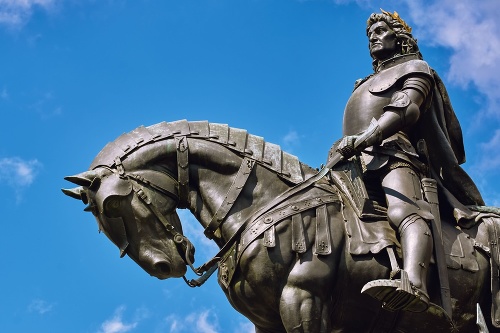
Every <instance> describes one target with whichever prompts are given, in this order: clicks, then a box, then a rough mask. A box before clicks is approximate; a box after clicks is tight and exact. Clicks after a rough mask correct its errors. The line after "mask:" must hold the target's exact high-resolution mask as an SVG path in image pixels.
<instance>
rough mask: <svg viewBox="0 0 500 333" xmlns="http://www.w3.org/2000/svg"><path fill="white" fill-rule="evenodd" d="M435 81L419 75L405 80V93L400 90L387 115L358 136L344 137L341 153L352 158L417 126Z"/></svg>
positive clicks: (388, 106) (387, 106)
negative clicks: (421, 110) (394, 135)
mask: <svg viewBox="0 0 500 333" xmlns="http://www.w3.org/2000/svg"><path fill="white" fill-rule="evenodd" d="M431 87H432V81H431V78H430V77H427V76H415V77H410V78H407V79H406V80H405V81H404V84H403V87H402V88H401V90H398V91H396V92H395V93H394V94H393V95H392V97H391V101H390V103H389V104H388V105H386V106H384V108H383V109H384V113H383V114H382V116H381V117H380V118H379V119H378V120H376V119H372V121H371V123H370V126H369V127H368V128H367V129H366V130H365V131H363V132H362V133H360V134H358V135H353V136H347V137H344V138H343V139H342V141H341V143H340V144H339V146H338V148H337V151H338V152H340V153H341V154H342V155H343V156H344V158H349V157H351V156H353V155H354V154H356V153H357V152H360V151H362V150H363V149H365V148H366V147H370V146H373V145H377V144H380V143H381V142H382V141H383V140H384V139H386V138H388V137H390V136H391V135H393V134H396V133H397V132H398V131H401V130H403V129H405V128H408V127H410V126H412V125H414V124H415V123H416V122H417V121H418V119H419V117H420V108H421V106H422V105H423V104H424V103H425V101H426V100H427V97H428V96H429V93H430V89H431Z"/></svg>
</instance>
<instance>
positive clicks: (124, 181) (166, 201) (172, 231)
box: [63, 167, 194, 279]
mask: <svg viewBox="0 0 500 333" xmlns="http://www.w3.org/2000/svg"><path fill="white" fill-rule="evenodd" d="M66 180H69V181H71V182H73V183H75V184H77V185H80V186H79V187H76V188H74V189H71V190H63V192H64V193H65V194H66V195H69V196H71V197H73V198H75V199H80V200H82V201H83V202H84V203H85V204H87V207H86V208H85V211H90V212H92V214H94V216H95V218H96V220H97V224H98V226H99V230H100V231H102V232H103V233H104V234H105V235H106V236H107V237H108V238H109V239H110V240H111V241H112V242H113V243H114V244H115V245H116V246H118V248H119V249H120V256H121V257H123V256H125V254H127V255H128V256H129V257H130V258H132V260H134V261H135V262H136V263H137V264H139V265H140V266H141V267H142V268H143V269H144V270H145V271H146V272H148V273H149V274H150V275H152V276H155V277H157V278H159V279H166V278H169V277H181V276H183V275H184V274H185V273H186V260H187V262H188V263H189V262H192V261H194V259H193V255H194V248H193V247H192V245H191V243H190V242H189V241H188V240H187V238H185V237H184V236H183V235H182V226H181V223H180V220H179V217H178V215H177V213H176V207H177V202H178V194H177V193H178V185H177V181H176V180H175V179H173V178H172V177H171V176H170V175H168V174H166V173H163V172H159V171H153V170H141V171H133V172H128V173H124V172H121V173H120V172H118V171H117V170H115V169H111V168H108V167H99V168H96V169H95V170H91V171H86V172H83V173H81V174H78V175H75V176H70V177H66Z"/></svg>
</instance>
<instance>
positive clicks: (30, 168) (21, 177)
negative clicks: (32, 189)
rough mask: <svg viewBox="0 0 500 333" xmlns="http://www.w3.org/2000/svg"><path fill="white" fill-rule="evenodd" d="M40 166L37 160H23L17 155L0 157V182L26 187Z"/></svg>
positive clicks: (33, 178) (31, 181)
mask: <svg viewBox="0 0 500 333" xmlns="http://www.w3.org/2000/svg"><path fill="white" fill-rule="evenodd" d="M40 167H41V163H40V162H38V160H36V159H35V160H30V161H25V160H23V159H20V158H19V157H4V158H0V182H1V181H4V182H7V183H8V184H9V185H12V186H16V187H18V186H21V187H26V186H29V185H31V183H33V181H34V180H35V177H36V175H37V173H38V171H39V169H40Z"/></svg>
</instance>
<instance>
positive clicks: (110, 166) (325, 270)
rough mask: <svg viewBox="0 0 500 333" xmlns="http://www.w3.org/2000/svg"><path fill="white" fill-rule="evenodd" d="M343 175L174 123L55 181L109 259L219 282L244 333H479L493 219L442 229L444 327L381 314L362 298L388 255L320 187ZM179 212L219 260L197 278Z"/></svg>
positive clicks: (434, 293) (435, 312) (379, 237)
mask: <svg viewBox="0 0 500 333" xmlns="http://www.w3.org/2000/svg"><path fill="white" fill-rule="evenodd" d="M341 172H343V171H332V172H330V173H329V174H326V175H325V176H324V177H317V170H316V169H313V168H311V167H309V166H307V165H305V164H303V163H301V162H300V161H299V160H298V159H297V158H296V157H295V156H292V155H290V154H288V153H285V152H283V151H282V150H281V149H280V147H279V146H278V145H275V144H272V143H268V142H265V141H264V140H263V138H262V137H259V136H255V135H251V134H249V133H247V132H246V131H245V130H241V129H236V128H231V127H228V126H227V125H224V124H214V123H209V122H206V121H197V122H188V121H186V120H181V121H176V122H169V123H167V122H163V123H159V124H156V125H153V126H149V127H143V126H141V127H139V128H137V129H135V130H133V131H132V132H129V133H126V134H123V135H121V136H120V137H118V138H117V139H116V140H115V141H113V142H111V143H109V144H107V145H106V146H105V147H104V148H103V150H102V151H101V152H100V153H99V154H98V155H97V157H96V158H95V159H94V161H93V162H92V164H91V166H90V168H89V171H85V172H83V173H80V174H77V175H74V176H70V177H66V179H67V180H68V181H71V182H72V183H75V184H77V185H78V187H76V188H74V189H68V190H63V192H64V193H65V194H67V195H69V196H71V197H73V198H76V199H79V200H82V201H83V202H84V203H85V204H87V206H86V208H85V211H90V212H92V213H93V214H94V216H95V217H96V219H97V223H98V226H99V229H100V230H101V231H103V232H104V234H105V235H106V236H107V237H108V238H109V239H110V240H111V241H112V242H113V243H114V244H115V245H116V246H117V247H118V248H119V250H120V256H124V255H128V256H129V257H130V258H132V260H134V261H135V262H136V263H137V264H138V265H139V266H141V267H142V268H143V269H144V270H145V271H146V272H147V273H149V274H150V275H152V276H155V277H157V278H159V279H167V278H172V277H174V278H177V277H184V276H185V274H186V271H187V267H188V266H189V267H191V268H193V270H194V271H195V273H197V274H198V275H201V278H200V279H198V280H191V281H188V280H187V279H186V278H184V279H185V280H186V281H187V282H188V284H190V285H191V286H198V285H200V284H202V282H203V281H204V280H205V279H206V278H208V276H209V274H211V273H212V272H214V271H215V270H216V269H217V268H218V274H217V276H218V281H219V284H220V286H221V288H222V290H223V291H224V293H225V295H226V296H227V298H228V300H229V302H230V303H231V305H232V306H233V307H234V308H235V309H236V310H237V311H239V312H240V313H242V314H243V315H244V316H246V317H247V318H248V319H249V320H250V321H251V322H252V323H253V324H254V325H255V332H256V333H285V332H288V333H292V332H293V333H295V332H302V333H316V332H323V333H334V332H335V333H340V332H361V333H362V332H366V333H368V332H385V333H387V332H394V333H411V332H464V333H465V332H467V333H470V332H478V327H477V326H476V318H479V317H481V318H482V312H481V313H479V314H477V313H476V309H477V304H479V305H480V306H481V308H482V309H490V308H491V303H492V296H491V294H492V293H491V291H490V285H491V283H490V277H491V276H493V277H494V278H496V284H498V271H495V270H493V269H492V270H491V272H490V253H497V252H494V251H493V246H495V245H496V242H494V241H491V242H489V241H488V240H489V239H490V238H489V236H488V235H489V234H491V232H489V231H488V228H487V225H488V223H486V222H488V221H489V222H490V224H491V223H493V222H497V220H498V216H495V215H492V214H485V215H484V216H485V217H484V218H483V221H481V222H480V223H477V224H476V225H475V226H474V227H472V228H470V229H467V230H460V228H457V227H456V226H455V224H454V222H450V219H449V217H446V216H443V218H442V221H443V242H444V249H445V253H446V260H447V265H448V273H449V285H450V292H451V301H452V306H453V317H452V318H451V320H450V319H447V318H446V314H444V313H443V311H440V310H439V309H440V307H439V306H431V307H430V308H429V309H428V310H427V311H424V312H408V311H402V310H392V309H385V308H384V307H383V306H381V304H380V302H378V301H377V300H375V299H373V298H372V297H369V296H367V295H365V294H362V293H360V291H361V288H362V286H363V285H365V284H366V283H367V282H369V281H372V280H374V279H382V278H388V277H389V274H390V272H391V260H393V259H391V258H390V256H388V252H386V251H385V249H388V248H390V249H393V250H394V249H395V251H393V252H394V253H396V254H397V253H398V251H397V249H398V241H397V239H396V236H395V234H394V231H393V230H392V229H391V227H390V226H389V224H388V223H387V221H386V220H385V219H384V218H383V217H378V218H377V217H373V216H371V217H364V216H360V214H359V212H357V208H356V207H357V205H356V203H355V199H353V198H354V197H355V196H354V195H353V193H350V192H351V191H352V189H353V188H352V187H350V186H349V184H346V183H344V184H343V183H342V181H339V182H337V183H335V182H334V181H332V180H333V179H334V178H336V179H337V180H338V179H341V180H342V179H344V178H345V174H344V176H342V177H344V178H342V177H340V176H339V177H337V176H338V174H339V173H341ZM315 175H316V176H315ZM314 177H315V178H314ZM311 179H313V180H314V181H309V183H307V181H308V180H311ZM304 182H306V183H307V184H306V185H307V186H303V184H304ZM301 184H302V186H301ZM335 184H336V185H335ZM177 208H181V209H182V208H187V209H189V210H190V211H191V213H192V214H193V215H194V216H195V218H196V219H197V220H198V221H199V222H200V224H201V225H202V226H203V227H204V228H205V235H206V236H207V237H208V238H210V239H212V240H213V241H214V242H215V243H216V244H217V245H218V246H219V247H220V249H221V250H220V252H219V253H218V254H217V255H216V256H215V257H214V259H212V260H210V261H209V262H207V263H206V264H204V265H202V266H200V267H199V268H194V267H193V262H194V246H193V245H192V244H191V242H190V241H189V240H188V239H187V238H186V237H185V236H184V235H183V233H182V225H181V221H180V219H179V217H178V215H177V213H176V209H177ZM446 220H447V221H446ZM492 221H493V222H492ZM365 224H371V225H372V226H373V227H374V228H372V229H366V228H365V227H364V226H363V225H365ZM373 230H376V231H373ZM494 231H495V232H496V231H498V230H497V229H494ZM497 238H498V236H497ZM497 240H498V239H497ZM393 257H396V260H400V259H398V258H397V255H396V256H393ZM495 260H497V259H495ZM491 262H494V261H493V260H492V261H491ZM393 264H394V263H393ZM494 267H498V265H496V266H494ZM436 274H437V273H436V269H435V268H433V267H431V269H430V274H429V275H430V276H429V281H430V283H429V285H430V287H429V296H430V299H431V302H432V303H435V304H440V291H439V285H436ZM492 287H493V285H492ZM493 289H494V288H493ZM495 290H496V292H494V293H493V295H495V296H494V297H493V299H495V298H496V297H498V287H496V289H495ZM493 303H494V304H495V302H493ZM496 311H497V309H496V308H495V307H493V310H492V314H493V315H490V313H489V311H485V315H484V316H485V318H486V320H485V321H484V322H483V323H482V324H481V325H480V326H479V332H487V331H488V330H489V331H490V332H500V330H499V329H498V328H497V327H496V326H497V325H498V324H500V322H496V323H495V320H493V324H492V323H491V322H492V318H493V319H495V318H497V316H496V313H497V312H496Z"/></svg>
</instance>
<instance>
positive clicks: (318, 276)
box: [280, 256, 333, 333]
mask: <svg viewBox="0 0 500 333" xmlns="http://www.w3.org/2000/svg"><path fill="white" fill-rule="evenodd" d="M326 258H327V260H323V259H319V258H318V257H317V256H312V258H310V259H309V260H303V261H299V262H297V263H296V264H295V266H294V268H293V269H292V271H291V272H290V275H289V276H288V280H287V283H286V285H285V287H284V288H283V291H282V293H281V299H280V315H281V319H282V321H283V324H284V326H285V328H286V330H287V332H288V333H320V332H321V333H327V332H328V329H329V326H330V321H329V316H328V314H329V307H330V304H331V303H330V299H331V297H330V296H331V295H330V293H331V286H332V279H331V277H332V275H333V260H332V258H331V257H328V256H327V257H326Z"/></svg>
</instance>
